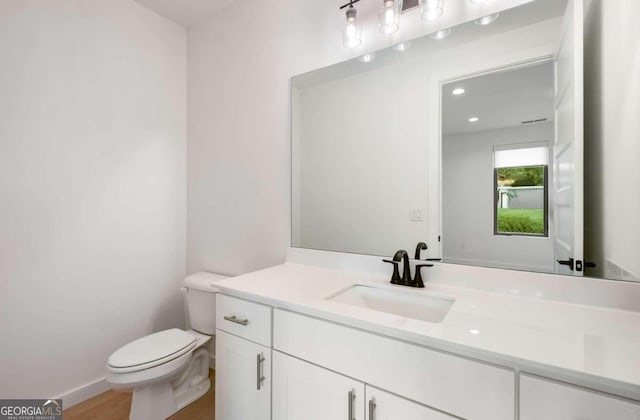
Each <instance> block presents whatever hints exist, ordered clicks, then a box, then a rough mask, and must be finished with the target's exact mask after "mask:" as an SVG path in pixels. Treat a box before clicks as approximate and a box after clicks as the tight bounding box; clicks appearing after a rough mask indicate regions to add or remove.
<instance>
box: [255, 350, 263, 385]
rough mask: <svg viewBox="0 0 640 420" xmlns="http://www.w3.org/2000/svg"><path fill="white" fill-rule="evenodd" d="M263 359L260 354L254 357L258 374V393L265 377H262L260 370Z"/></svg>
mask: <svg viewBox="0 0 640 420" xmlns="http://www.w3.org/2000/svg"><path fill="white" fill-rule="evenodd" d="M264 360H265V359H264V357H263V356H262V353H258V355H257V357H256V365H257V367H256V370H257V372H258V375H257V382H258V391H260V386H261V385H262V382H264V380H265V377H264V373H263V370H262V366H263V363H264Z"/></svg>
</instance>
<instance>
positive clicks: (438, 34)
mask: <svg viewBox="0 0 640 420" xmlns="http://www.w3.org/2000/svg"><path fill="white" fill-rule="evenodd" d="M449 34H451V28H445V29H440V30H439V31H435V32H434V33H432V34H431V38H433V39H445V38H446V37H448V36H449Z"/></svg>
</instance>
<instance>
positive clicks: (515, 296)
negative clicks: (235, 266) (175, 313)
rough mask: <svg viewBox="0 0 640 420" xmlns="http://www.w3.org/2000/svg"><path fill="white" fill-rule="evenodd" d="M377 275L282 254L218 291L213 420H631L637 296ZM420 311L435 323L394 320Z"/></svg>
mask: <svg viewBox="0 0 640 420" xmlns="http://www.w3.org/2000/svg"><path fill="white" fill-rule="evenodd" d="M314 254H315V255H317V256H318V257H314ZM332 258H333V259H337V260H339V262H336V261H331V260H332ZM350 258H351V259H353V262H354V263H353V264H352V265H351V267H352V268H350V269H348V270H342V269H335V268H336V267H338V266H344V267H346V266H349V264H347V263H346V262H345V261H348V260H349V259H350ZM314 260H315V262H312V264H316V265H324V266H325V267H331V268H323V267H318V266H313V265H306V264H307V263H309V262H310V261H314ZM378 261H379V260H378V259H376V258H375V257H364V256H352V257H350V256H344V254H337V253H328V252H322V251H306V250H295V249H291V250H290V252H289V258H288V263H286V264H283V265H280V266H276V267H272V268H268V269H266V270H261V271H257V272H254V273H250V274H247V275H243V276H240V277H236V278H233V279H229V280H225V281H223V282H221V283H219V284H217V286H219V287H220V289H221V294H220V295H219V297H218V302H217V314H216V325H217V328H218V331H217V335H216V419H219V420H241V419H252V420H262V419H273V420H312V419H318V420H327V419H344V418H348V419H356V420H361V419H367V420H382V419H385V420H392V419H398V420H413V419H416V420H425V419H455V418H465V419H490V420H501V419H521V420H530V419H545V420H552V419H581V420H592V419H593V420H595V419H603V420H604V419H625V420H626V419H629V420H631V419H640V356H639V355H640V312H638V311H633V310H628V309H632V308H629V307H627V306H625V305H626V304H625V303H624V302H626V301H628V302H629V305H632V303H631V299H634V298H635V299H637V298H638V297H639V296H637V295H638V293H640V292H639V291H638V287H635V288H634V287H633V286H637V285H631V284H624V283H620V282H607V281H602V280H600V281H599V282H601V283H602V284H600V285H598V284H597V283H594V285H593V286H592V287H591V289H589V287H588V286H586V287H585V286H583V292H582V295H583V296H582V297H580V298H576V297H573V298H563V297H562V293H563V292H562V290H564V289H565V288H566V287H571V281H572V279H570V278H567V277H562V276H555V275H546V274H533V273H518V272H514V271H507V270H496V269H486V268H478V267H462V266H455V265H451V264H437V265H436V267H434V270H433V271H429V272H428V273H427V274H428V275H427V279H428V281H427V287H426V288H425V289H415V288H409V287H406V286H394V285H390V284H388V282H389V279H388V276H385V275H384V274H383V273H384V272H385V270H388V267H385V266H384V264H383V263H382V262H379V263H378ZM301 262H302V263H305V264H300V263H301ZM363 262H364V263H363ZM469 275H473V276H475V277H476V279H475V280H472V281H469V282H467V284H464V283H465V280H464V277H468V276H469ZM530 276H536V277H537V278H538V280H539V281H537V282H534V283H529V282H530V281H531V280H532V279H531V278H529V277H530ZM447 277H449V278H450V281H448V280H447ZM506 278H510V279H511V281H512V285H513V287H514V288H513V289H504V288H503V287H502V286H503V285H504V284H505V283H504V280H505V279H506ZM533 280H535V279H533ZM554 281H556V282H563V281H564V282H565V284H563V285H562V286H553V282H554ZM579 281H582V282H585V281H586V280H585V279H580V280H579ZM591 281H592V282H597V281H596V280H591ZM354 285H356V287H358V288H373V290H374V291H375V293H374V294H373V295H369V294H366V293H363V292H362V291H354V289H353V288H352V287H353V286H354ZM601 287H610V289H611V290H608V292H607V293H606V295H607V296H609V298H608V299H609V300H612V299H613V297H614V296H616V295H617V296H618V298H619V299H620V301H621V302H622V303H621V304H620V307H621V308H622V309H621V308H620V307H618V308H616V307H612V306H613V303H612V302H610V301H606V302H605V301H604V300H600V298H599V297H598V294H599V293H600V292H601V291H600V290H599V288H601ZM344 291H348V292H347V293H348V294H353V293H356V294H358V296H357V297H353V296H352V297H350V298H348V299H346V298H338V299H332V297H335V296H343V297H344V295H345V293H343V292H344ZM405 294H406V299H405V296H404V295H405ZM385 296H390V297H389V298H385ZM541 296H543V297H541ZM547 297H548V298H547ZM421 299H423V302H424V305H425V307H424V312H426V313H441V312H442V311H443V310H444V311H445V312H446V315H445V316H444V319H442V320H441V321H438V318H439V315H437V316H436V318H434V319H432V321H433V322H430V321H426V320H419V319H415V318H413V317H412V316H413V315H412V314H409V316H403V315H397V314H394V313H393V312H397V311H396V308H398V307H400V306H402V305H397V304H398V303H401V304H406V305H405V306H408V307H409V310H414V311H416V312H418V308H419V307H420V305H421ZM579 299H582V300H583V301H584V302H585V303H587V304H580V303H579V301H578V300H579ZM625 299H628V300H625ZM442 300H445V301H447V302H453V303H452V304H451V306H450V308H449V309H448V311H446V306H447V305H446V304H445V308H444V309H443V307H442ZM433 302H436V304H435V306H434V305H432V303H433ZM382 305H387V306H386V307H384V306H382ZM394 305H395V306H394ZM367 306H369V307H367ZM636 306H640V304H638V303H636ZM371 307H376V308H378V309H371ZM412 307H413V309H411V308H412ZM379 309H382V310H379ZM385 311H388V312H385Z"/></svg>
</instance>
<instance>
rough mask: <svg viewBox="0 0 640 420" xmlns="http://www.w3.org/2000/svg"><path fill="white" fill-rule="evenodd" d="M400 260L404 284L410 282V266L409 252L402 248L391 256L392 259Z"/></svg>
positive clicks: (406, 284)
mask: <svg viewBox="0 0 640 420" xmlns="http://www.w3.org/2000/svg"><path fill="white" fill-rule="evenodd" d="M400 260H402V283H401V284H403V285H405V286H408V285H409V284H411V282H412V280H411V267H410V266H409V254H408V253H407V251H405V250H404V249H401V250H399V251H397V252H396V253H395V254H394V256H393V261H397V262H400Z"/></svg>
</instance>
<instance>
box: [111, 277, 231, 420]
mask: <svg viewBox="0 0 640 420" xmlns="http://www.w3.org/2000/svg"><path fill="white" fill-rule="evenodd" d="M225 278H227V277H225V276H222V275H219V274H212V273H197V274H194V275H192V276H189V277H187V278H186V279H185V280H184V283H183V284H184V287H183V288H182V291H183V292H184V293H185V295H186V308H187V316H188V320H189V322H190V325H191V328H192V329H190V330H187V331H183V330H180V329H177V328H173V329H170V330H164V331H160V332H157V333H154V334H151V335H147V336H146V337H142V338H139V339H137V340H135V341H133V342H131V343H129V344H127V345H125V346H123V347H121V348H120V349H118V350H116V351H115V352H114V353H113V354H112V355H111V356H110V357H109V361H108V363H107V382H108V383H109V385H110V386H111V388H113V389H115V390H119V391H131V392H133V399H132V402H131V412H130V413H129V419H130V420H158V419H165V418H167V417H169V416H171V415H172V414H173V413H175V412H176V411H178V410H180V409H181V408H183V407H185V406H186V405H188V404H190V403H192V402H193V401H195V400H197V399H198V398H200V397H201V396H203V395H204V394H206V393H207V391H208V390H209V388H210V387H211V383H210V381H209V347H210V346H209V345H208V343H209V341H210V339H211V336H212V335H214V334H215V330H216V318H215V312H216V293H217V292H218V289H216V288H215V286H214V285H213V284H214V283H216V282H218V281H220V280H223V279H225Z"/></svg>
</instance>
